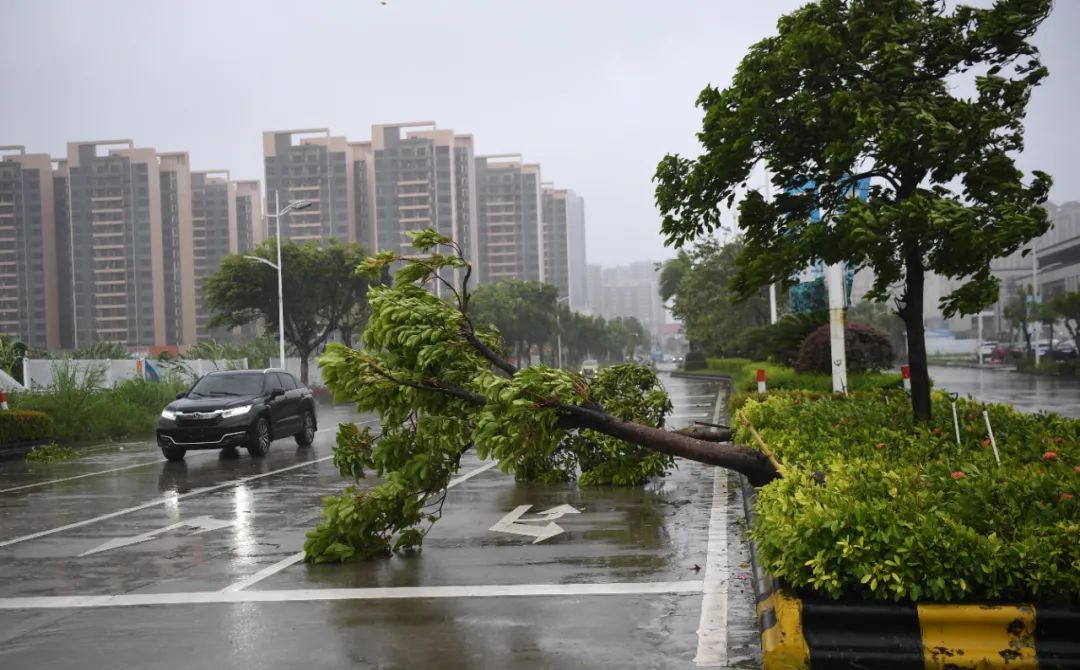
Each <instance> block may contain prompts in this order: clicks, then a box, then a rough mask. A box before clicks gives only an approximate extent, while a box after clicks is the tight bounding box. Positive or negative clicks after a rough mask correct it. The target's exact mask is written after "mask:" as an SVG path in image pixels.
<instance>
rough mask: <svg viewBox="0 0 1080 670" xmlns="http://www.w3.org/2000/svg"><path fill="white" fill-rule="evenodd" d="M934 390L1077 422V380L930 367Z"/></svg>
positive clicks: (1079, 399)
mask: <svg viewBox="0 0 1080 670" xmlns="http://www.w3.org/2000/svg"><path fill="white" fill-rule="evenodd" d="M930 378H931V379H932V380H933V382H934V388H940V389H945V390H947V391H950V392H952V393H959V394H960V395H961V396H965V397H966V396H971V397H973V398H975V399H977V400H981V401H983V402H999V403H1008V404H1011V405H1013V406H1015V407H1016V408H1017V409H1019V410H1022V411H1024V412H1055V413H1057V414H1061V415H1062V416H1071V417H1077V418H1080V380H1077V379H1062V378H1057V377H1044V376H1040V375H1030V374H1024V373H1022V372H1015V371H1013V370H1009V369H1005V370H1002V369H997V368H960V367H943V366H935V365H932V366H930Z"/></svg>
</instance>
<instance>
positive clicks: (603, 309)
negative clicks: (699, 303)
mask: <svg viewBox="0 0 1080 670" xmlns="http://www.w3.org/2000/svg"><path fill="white" fill-rule="evenodd" d="M589 267H590V269H591V268H593V267H595V266H589ZM600 274H601V276H600V280H599V289H598V290H596V291H593V290H592V286H593V284H592V283H591V281H590V284H589V286H590V294H591V295H592V296H593V300H595V301H596V302H593V303H592V305H591V307H592V311H593V312H595V313H596V314H599V315H601V316H603V317H604V318H606V319H613V318H616V317H634V318H635V319H637V320H638V321H639V322H641V325H642V326H644V327H645V330H646V332H648V333H650V334H652V335H653V337H657V336H658V334H659V333H660V330H661V327H662V326H663V325H664V323H665V315H664V305H663V303H662V302H661V300H660V285H659V273H658V272H657V271H656V268H655V266H654V264H653V263H650V262H639V263H633V264H631V265H624V266H619V267H614V268H604V269H603V270H602V271H601V273H600ZM590 279H591V277H590Z"/></svg>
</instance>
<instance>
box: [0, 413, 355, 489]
mask: <svg viewBox="0 0 1080 670" xmlns="http://www.w3.org/2000/svg"><path fill="white" fill-rule="evenodd" d="M366 423H374V421H363V422H361V423H360V424H359V425H364V424H366ZM328 430H337V427H336V426H335V427H334V428H320V429H319V430H317V431H315V432H316V433H322V432H324V431H328ZM216 451H217V450H215V449H207V450H205V451H204V452H203V454H212V453H216ZM195 455H196V454H188V457H189V458H190V457H191V456H195ZM199 455H202V454H199ZM160 463H168V461H167V460H165V459H164V458H160V459H158V460H156V461H146V462H145V463H134V464H132V465H123V466H120V467H119V468H110V469H108V470H97V471H96V472H87V473H86V474H82V475H74V476H72V477H61V478H60V479H50V480H48V481H44V482H35V483H33V484H23V485H22V486H13V487H11V488H9V489H0V493H12V492H14V491H24V490H26V489H33V488H37V487H39V486H48V485H50V484H59V483H61V482H70V481H73V480H75V479H83V478H84V477H96V476H97V475H107V474H109V473H110V472H120V471H121V470H131V469H132V468H144V467H146V466H147V465H158V464H160Z"/></svg>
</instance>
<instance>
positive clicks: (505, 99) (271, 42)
mask: <svg viewBox="0 0 1080 670" xmlns="http://www.w3.org/2000/svg"><path fill="white" fill-rule="evenodd" d="M801 4H803V3H802V2H801V0H762V1H759V2H754V3H746V2H741V1H735V0H731V1H727V0H699V1H696V2H690V1H682V0H672V1H670V2H657V1H656V0H649V1H644V0H633V1H632V0H530V1H525V0H389V2H388V4H387V5H381V4H380V3H379V2H378V0H347V1H345V0H343V1H339V2H331V1H313V0H309V1H307V2H304V3H298V2H289V3H286V2H277V1H273V0H228V1H221V0H195V1H189V0H184V1H183V2H177V1H175V0H169V1H165V0H138V1H136V0H123V1H121V0H92V1H87V0H3V1H2V2H0V25H2V26H3V33H2V37H0V58H2V63H3V67H2V68H0V91H3V100H4V104H2V105H0V144H25V145H26V147H27V150H28V151H32V152H47V153H52V154H54V155H61V154H63V153H64V150H65V149H64V146H65V143H66V142H68V141H72V140H92V139H106V138H119V137H124V138H128V137H130V138H132V139H134V140H135V141H136V143H137V144H138V145H139V146H152V147H155V148H157V149H158V150H159V151H180V150H185V151H188V152H190V153H191V160H192V163H193V166H194V167H195V168H196V169H211V168H213V169H217V168H226V169H229V170H231V171H232V174H233V176H234V178H258V179H260V180H261V179H262V178H263V173H262V154H261V151H262V148H261V132H262V131H263V130H272V129H278V128H299V127H329V128H330V129H331V130H332V131H334V132H335V134H342V135H346V136H347V137H349V138H350V139H353V140H361V139H367V138H368V137H369V135H370V130H371V124H372V123H383V122H392V121H408V120H434V121H435V122H437V123H438V124H439V126H440V127H444V128H453V129H454V130H457V131H459V132H468V133H472V134H473V135H474V136H475V137H476V143H477V151H478V152H479V153H508V152H520V153H521V154H523V155H524V157H525V159H526V160H528V161H531V162H539V163H541V165H542V170H543V177H544V179H545V180H548V181H554V182H556V183H557V184H559V185H561V186H565V187H569V188H573V189H575V190H577V191H578V192H579V193H580V194H581V195H583V196H584V197H585V202H586V220H587V226H588V257H589V262H591V263H602V264H604V265H608V266H610V265H616V264H623V263H628V262H631V261H636V260H657V259H660V258H664V257H668V256H670V255H672V252H671V251H670V250H665V249H664V247H663V245H662V243H661V239H660V236H659V234H658V232H657V231H658V216H657V213H656V209H655V206H654V205H653V196H652V193H653V187H652V184H651V178H652V174H653V170H654V169H655V167H656V163H657V161H658V160H659V159H660V158H661V157H662V156H663V155H664V154H665V153H667V152H679V153H683V154H689V155H696V154H697V144H696V141H695V139H694V133H695V132H696V131H697V130H698V129H699V127H700V122H701V116H700V113H699V111H698V110H697V109H696V108H695V107H694V100H695V98H696V97H697V94H698V92H699V91H700V90H701V88H702V87H703V86H704V85H705V84H706V83H710V82H711V83H713V84H715V85H717V86H723V85H725V84H726V83H727V82H728V81H729V79H730V77H731V75H732V73H733V72H734V70H735V67H736V66H737V64H738V61H739V59H740V58H741V57H742V55H743V54H744V53H745V51H746V49H747V47H749V46H750V45H751V44H752V43H754V42H755V41H757V40H759V39H761V38H762V37H764V36H766V35H768V34H771V33H772V32H773V30H774V27H775V23H776V19H777V17H779V16H780V15H781V14H783V13H784V12H786V11H789V10H791V9H793V8H795V7H797V6H799V5H801ZM978 4H986V3H985V2H979V3H978ZM1078 28H1080V0H1058V3H1057V8H1056V10H1055V14H1054V15H1053V16H1052V17H1051V18H1050V20H1049V21H1048V22H1047V23H1046V24H1045V25H1044V27H1043V30H1042V33H1041V34H1040V35H1039V38H1038V43H1039V44H1040V46H1041V48H1042V50H1043V54H1044V60H1045V63H1046V64H1047V65H1048V66H1049V68H1050V71H1051V76H1050V78H1049V80H1048V81H1047V83H1046V84H1045V85H1044V86H1043V87H1042V88H1041V89H1039V90H1038V91H1037V92H1036V93H1035V96H1034V99H1033V100H1032V103H1031V106H1030V113H1029V123H1028V127H1029V132H1028V142H1027V154H1026V156H1025V157H1024V159H1023V161H1022V167H1024V168H1025V169H1032V168H1040V169H1045V170H1048V171H1049V172H1050V173H1051V174H1053V176H1054V179H1055V187H1054V191H1053V193H1052V197H1053V199H1054V200H1056V201H1063V200H1073V199H1080V173H1078V170H1077V169H1076V167H1075V165H1076V163H1077V162H1078V161H1080V132H1078V131H1077V126H1078V122H1077V116H1078V115H1080V74H1078V72H1077V66H1078V61H1080V47H1078V46H1077V44H1078V41H1077V35H1076V32H1077V29H1078Z"/></svg>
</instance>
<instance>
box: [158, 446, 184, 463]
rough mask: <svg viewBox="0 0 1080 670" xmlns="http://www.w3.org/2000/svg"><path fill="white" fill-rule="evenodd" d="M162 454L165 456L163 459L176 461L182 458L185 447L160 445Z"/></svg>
mask: <svg viewBox="0 0 1080 670" xmlns="http://www.w3.org/2000/svg"><path fill="white" fill-rule="evenodd" d="M161 453H162V455H164V456H165V460H167V461H172V462H174V463H177V462H179V461H182V460H184V454H186V453H187V449H184V448H183V447H162V448H161Z"/></svg>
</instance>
